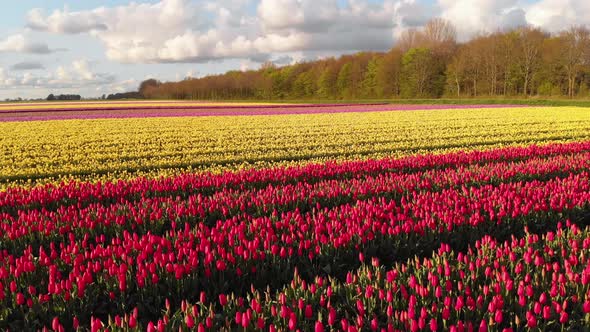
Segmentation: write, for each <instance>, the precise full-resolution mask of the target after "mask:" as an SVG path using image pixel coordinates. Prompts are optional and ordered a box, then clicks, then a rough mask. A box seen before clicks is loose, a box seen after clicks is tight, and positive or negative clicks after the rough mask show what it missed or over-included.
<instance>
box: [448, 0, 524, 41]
mask: <svg viewBox="0 0 590 332" xmlns="http://www.w3.org/2000/svg"><path fill="white" fill-rule="evenodd" d="M439 6H440V7H441V10H442V11H441V16H442V17H443V18H446V19H448V20H450V21H451V22H453V23H454V24H455V26H456V27H457V30H458V32H459V37H460V39H468V38H469V37H471V36H472V35H473V34H475V33H479V32H485V31H487V32H490V31H495V30H498V29H503V28H510V27H517V26H521V25H526V24H527V21H526V18H525V11H524V10H523V8H521V7H520V6H519V1H518V0H439Z"/></svg>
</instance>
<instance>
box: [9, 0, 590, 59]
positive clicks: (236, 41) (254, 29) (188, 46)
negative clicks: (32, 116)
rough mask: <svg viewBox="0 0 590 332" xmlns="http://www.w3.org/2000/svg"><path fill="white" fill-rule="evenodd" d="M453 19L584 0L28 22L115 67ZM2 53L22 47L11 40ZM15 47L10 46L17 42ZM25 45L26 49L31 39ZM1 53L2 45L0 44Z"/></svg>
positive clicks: (540, 10) (287, 5) (252, 0)
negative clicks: (85, 41)
mask: <svg viewBox="0 0 590 332" xmlns="http://www.w3.org/2000/svg"><path fill="white" fill-rule="evenodd" d="M436 16H441V17H443V18H447V19H449V20H450V21H452V22H453V23H454V24H455V25H456V26H457V29H458V32H459V37H460V38H461V39H467V38H469V37H470V36H472V35H473V34H474V33H478V32H482V31H494V30H497V29H503V28H507V27H515V26H519V25H524V24H527V23H530V24H535V25H540V26H542V27H545V28H548V29H551V30H552V31H554V30H557V29H562V28H565V27H567V26H568V25H570V24H574V23H578V24H581V23H586V22H585V21H587V17H589V16H590V2H589V1H587V0H538V1H537V2H534V3H531V2H530V1H529V0H437V1H436V2H432V1H430V0H428V1H427V0H382V1H369V0H345V1H342V0H218V1H208V0H160V1H159V2H155V3H145V2H131V3H129V4H126V5H121V6H116V7H100V8H95V9H91V10H82V11H71V10H69V9H68V8H64V9H61V10H55V11H53V12H51V13H44V12H43V11H42V10H40V9H33V10H31V11H30V12H29V14H28V16H27V20H28V23H27V26H28V27H29V28H31V29H33V30H37V31H46V32H52V33H56V34H89V35H92V36H94V37H96V38H97V39H99V40H100V41H101V42H102V43H103V45H104V47H105V50H106V56H107V57H108V58H109V59H110V60H114V61H118V62H121V63H175V62H194V63H200V62H209V61H214V60H223V59H230V58H237V59H247V60H250V61H255V62H260V61H266V60H268V59H271V58H276V57H280V56H282V55H285V54H288V53H292V52H307V53H313V52H316V53H317V52H331V53H342V52H352V51H358V50H386V49H388V48H390V47H391V46H392V45H393V44H394V43H395V40H396V38H397V37H398V36H399V35H400V33H401V32H402V31H403V30H404V29H406V28H408V27H419V26H421V25H423V24H424V23H425V22H426V21H428V20H429V19H430V18H432V17H436ZM5 42H6V43H4V44H0V45H4V48H5V49H29V50H31V49H37V51H38V52H40V53H42V52H43V51H47V50H48V47H47V46H46V45H45V47H43V46H42V45H37V46H38V47H37V48H34V47H24V46H22V43H21V44H19V41H18V40H11V41H10V43H9V42H8V41H5ZM15 45H16V46H15ZM29 46H31V45H29ZM0 49H2V47H0Z"/></svg>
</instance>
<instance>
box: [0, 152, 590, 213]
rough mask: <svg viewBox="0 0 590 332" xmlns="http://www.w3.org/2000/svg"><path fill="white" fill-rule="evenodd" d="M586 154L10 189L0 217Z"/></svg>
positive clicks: (468, 157) (488, 155)
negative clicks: (22, 211)
mask: <svg viewBox="0 0 590 332" xmlns="http://www.w3.org/2000/svg"><path fill="white" fill-rule="evenodd" d="M588 151H590V142H576V143H567V144H550V145H545V146H536V145H532V146H527V147H511V148H503V149H495V150H489V151H472V152H457V153H450V154H443V155H422V156H412V157H406V158H402V159H382V160H368V161H349V162H343V163H326V164H311V165H306V166H299V167H287V168H275V169H261V170H245V171H241V172H235V173H224V174H220V175H216V174H183V175H180V176H177V177H171V178H160V179H154V180H151V179H146V178H137V179H135V180H131V181H118V182H114V183H112V182H107V183H100V182H99V183H79V182H71V183H62V184H60V185H54V184H47V185H45V186H43V187H36V188H33V189H26V188H21V187H14V188H9V189H8V190H7V191H5V192H0V212H1V211H6V210H9V208H11V207H16V208H18V209H28V208H43V207H44V208H48V207H51V206H54V207H55V206H61V205H76V206H78V207H81V206H84V205H85V204H90V203H96V202H121V201H125V200H133V199H139V198H146V197H154V196H171V197H174V196H179V195H181V196H184V197H186V196H188V195H192V194H199V193H201V194H203V195H209V194H212V193H215V192H217V191H219V190H221V189H224V188H225V189H230V188H231V189H236V190H244V189H252V188H264V187H266V186H268V185H275V184H279V185H281V184H296V183H299V182H306V183H314V182H317V181H321V180H330V179H335V180H339V179H350V178H361V177H364V176H367V175H379V174H383V173H390V172H400V173H409V172H416V171H420V170H428V169H439V168H455V167H460V166H468V165H472V164H482V163H483V164H485V163H493V162H496V161H499V160H501V161H504V162H510V161H519V160H523V159H529V158H535V157H538V158H544V157H549V156H553V155H566V154H577V153H582V152H588Z"/></svg>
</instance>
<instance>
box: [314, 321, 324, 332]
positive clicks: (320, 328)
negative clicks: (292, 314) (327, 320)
mask: <svg viewBox="0 0 590 332" xmlns="http://www.w3.org/2000/svg"><path fill="white" fill-rule="evenodd" d="M314 330H315V332H324V325H323V324H322V322H321V321H317V322H315V327H314Z"/></svg>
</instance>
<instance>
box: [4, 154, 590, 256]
mask: <svg viewBox="0 0 590 332" xmlns="http://www.w3.org/2000/svg"><path fill="white" fill-rule="evenodd" d="M588 166H590V152H580V153H578V154H574V155H571V154H568V155H554V156H550V157H546V158H529V159H525V160H523V161H520V162H497V163H491V164H484V165H479V164H476V165H470V166H468V167H463V166H459V167H458V168H443V169H430V170H425V171H418V172H415V173H401V174H400V173H385V174H379V175H376V176H369V175H367V176H365V177H363V178H359V179H357V178H353V179H342V180H320V181H318V182H315V183H308V182H299V183H297V184H283V185H280V184H277V185H268V186H267V187H266V188H263V189H243V190H234V189H226V188H223V189H220V190H219V191H217V192H215V193H214V194H212V195H210V196H203V195H201V194H194V195H190V196H188V197H186V198H185V199H181V198H179V197H176V198H173V197H155V198H142V199H140V200H138V201H127V200H124V201H122V202H119V203H113V204H105V205H103V204H100V203H93V204H90V205H88V206H86V207H84V208H81V207H79V206H77V205H69V206H60V207H59V208H58V209H57V210H55V211H50V210H47V209H40V210H39V209H18V210H17V212H16V216H13V214H9V213H6V212H5V213H1V214H0V219H1V220H3V221H4V223H3V224H0V238H4V239H5V240H6V241H13V243H14V244H16V243H17V242H14V241H15V240H17V239H20V238H26V241H24V242H22V241H21V244H22V243H25V244H28V243H30V242H39V243H41V242H42V241H41V237H43V238H44V240H45V242H48V241H49V240H58V239H59V238H65V237H66V235H69V234H70V233H71V232H73V233H74V234H75V239H81V238H82V237H83V236H84V235H85V234H86V232H87V230H89V229H91V230H92V231H93V233H94V234H106V235H109V238H110V237H111V236H112V235H113V234H114V233H117V232H119V233H120V232H122V231H123V230H127V231H138V230H137V228H138V227H141V226H142V225H143V224H147V225H151V224H152V223H153V222H154V221H158V222H165V221H166V220H164V219H166V218H167V219H168V221H177V222H178V221H187V220H191V225H192V224H194V223H196V222H201V221H205V222H207V221H208V222H209V223H214V222H215V221H217V220H225V219H228V218H232V217H237V218H239V219H243V220H248V218H252V217H254V218H255V217H261V216H268V215H270V214H271V213H273V212H275V213H281V212H288V211H294V210H295V209H299V211H300V212H306V211H309V210H311V209H312V208H313V207H317V206H318V205H319V206H320V207H324V208H325V207H328V208H332V207H336V206H338V205H343V204H347V203H354V202H358V201H364V200H368V199H371V198H374V197H386V198H388V199H396V200H399V198H400V197H402V196H411V195H414V194H415V193H416V192H422V191H426V190H429V191H440V190H442V189H447V188H457V187H460V186H463V185H483V184H488V183H501V182H509V181H522V180H531V179H536V178H540V179H546V178H552V177H556V176H563V175H567V174H571V173H578V172H581V171H583V170H586V169H588ZM165 223H166V224H170V223H168V222H165ZM162 227H163V225H162ZM146 230H150V231H154V229H153V228H151V227H149V226H148V227H146ZM7 247H8V246H7ZM35 249H36V248H35Z"/></svg>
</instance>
